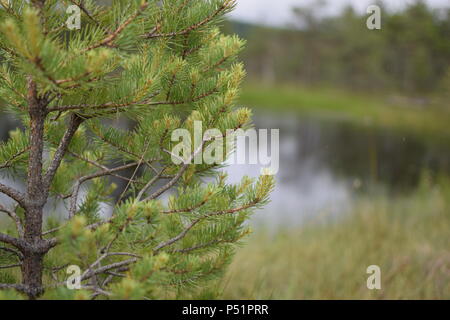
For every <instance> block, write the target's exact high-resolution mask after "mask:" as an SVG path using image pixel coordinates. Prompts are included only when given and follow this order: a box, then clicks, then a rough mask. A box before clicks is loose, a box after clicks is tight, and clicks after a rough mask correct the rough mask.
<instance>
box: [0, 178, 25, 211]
mask: <svg viewBox="0 0 450 320" xmlns="http://www.w3.org/2000/svg"><path fill="white" fill-rule="evenodd" d="M0 193H3V194H6V195H7V196H8V197H10V198H11V199H13V200H14V201H16V202H17V203H18V204H19V205H20V206H21V207H22V208H26V207H27V201H26V198H25V195H24V194H23V193H21V192H20V191H18V190H16V189H14V188H11V187H8V186H7V185H4V184H3V183H1V182H0Z"/></svg>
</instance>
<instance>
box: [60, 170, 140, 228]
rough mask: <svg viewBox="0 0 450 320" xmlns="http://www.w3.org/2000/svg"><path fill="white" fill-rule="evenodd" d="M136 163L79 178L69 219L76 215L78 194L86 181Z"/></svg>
mask: <svg viewBox="0 0 450 320" xmlns="http://www.w3.org/2000/svg"><path fill="white" fill-rule="evenodd" d="M136 165H137V164H136V163H130V164H126V165H123V166H120V167H117V168H112V169H107V170H103V171H100V172H96V173H93V174H91V175H87V176H84V177H81V178H80V179H79V180H77V182H76V183H75V186H74V188H73V192H72V196H71V200H70V209H69V219H70V218H72V217H73V216H74V215H75V212H76V210H77V200H78V194H79V192H80V187H81V185H82V184H83V183H84V182H86V181H89V180H92V179H95V178H100V177H104V176H108V175H111V174H113V173H115V172H119V171H123V170H126V169H129V168H132V167H135V166H136Z"/></svg>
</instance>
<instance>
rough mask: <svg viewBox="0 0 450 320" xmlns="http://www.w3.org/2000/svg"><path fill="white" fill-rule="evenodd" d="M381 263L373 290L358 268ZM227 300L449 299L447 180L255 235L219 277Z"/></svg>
mask: <svg viewBox="0 0 450 320" xmlns="http://www.w3.org/2000/svg"><path fill="white" fill-rule="evenodd" d="M370 265H378V266H380V268H381V272H382V274H381V281H382V289H381V290H369V289H367V285H366V283H367V278H368V276H369V275H368V274H366V269H367V267H368V266H370ZM223 286H224V296H223V297H224V298H229V299H450V185H449V184H448V183H447V182H442V183H440V184H438V185H435V186H431V185H430V184H429V183H423V184H422V186H421V187H420V188H419V190H417V191H416V192H414V193H413V194H411V195H410V196H408V197H402V198H397V199H387V198H386V197H378V198H371V199H367V200H364V201H360V202H359V203H358V204H357V205H356V207H355V209H354V210H353V211H352V212H350V213H349V214H348V215H345V216H343V217H340V218H339V219H338V221H328V222H323V221H321V222H319V221H315V222H310V223H308V224H307V225H304V226H303V227H301V228H299V229H297V230H279V231H278V232H277V233H276V234H275V235H273V234H272V233H269V232H262V231H259V232H256V234H255V235H254V236H253V237H252V238H251V239H250V241H249V243H248V244H247V245H246V246H244V247H243V248H241V249H240V250H239V251H238V254H237V256H236V259H235V260H234V262H233V264H232V265H231V268H230V269H229V272H228V275H227V276H226V279H225V281H224V284H223Z"/></svg>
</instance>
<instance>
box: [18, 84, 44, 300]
mask: <svg viewBox="0 0 450 320" xmlns="http://www.w3.org/2000/svg"><path fill="white" fill-rule="evenodd" d="M28 108H29V114H30V146H31V147H30V158H29V162H28V175H27V199H26V202H27V208H26V210H25V235H24V238H25V241H26V243H27V248H26V249H25V250H24V252H23V256H24V257H23V262H22V284H23V285H24V287H25V291H26V293H27V295H28V297H29V298H30V299H36V298H37V297H39V295H41V294H42V293H43V288H42V262H43V256H44V255H45V250H43V248H44V247H45V245H44V240H43V239H42V219H43V208H44V205H45V203H46V198H47V197H46V192H45V190H44V184H43V174H42V161H43V151H44V123H45V117H46V110H45V108H46V107H45V104H44V103H43V101H42V100H40V99H39V98H38V95H37V90H36V84H35V83H34V81H33V80H32V79H31V77H30V78H29V79H28Z"/></svg>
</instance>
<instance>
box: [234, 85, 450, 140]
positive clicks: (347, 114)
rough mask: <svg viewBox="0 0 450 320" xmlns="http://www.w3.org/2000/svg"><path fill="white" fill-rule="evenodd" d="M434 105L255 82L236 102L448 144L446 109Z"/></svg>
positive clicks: (439, 102) (449, 118)
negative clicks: (390, 130)
mask: <svg viewBox="0 0 450 320" xmlns="http://www.w3.org/2000/svg"><path fill="white" fill-rule="evenodd" d="M435 101H436V102H435V103H434V104H432V105H429V106H426V107H425V106H421V105H415V106H414V105H412V104H413V103H412V102H411V101H410V100H409V99H406V98H400V97H398V98H395V97H393V98H390V95H389V94H384V95H382V94H370V93H362V92H350V91H348V90H343V89H334V88H324V87H305V86H300V85H293V84H280V85H276V86H272V85H262V84H257V83H255V82H249V83H247V84H246V85H245V87H244V90H243V92H242V94H241V100H240V102H241V103H242V104H243V105H246V106H248V107H252V108H263V109H270V110H277V111H278V110H283V111H296V112H299V113H303V114H306V115H309V116H315V117H321V118H332V119H337V120H345V121H351V122H354V123H357V124H361V125H373V126H379V127H385V128H390V129H398V130H401V131H405V132H407V133H410V134H415V135H417V136H421V137H427V136H428V137H433V138H436V137H438V138H439V139H442V140H444V141H446V142H449V141H450V130H449V129H448V124H449V123H450V109H449V108H446V107H445V105H444V100H443V99H442V100H440V99H438V98H435Z"/></svg>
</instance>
